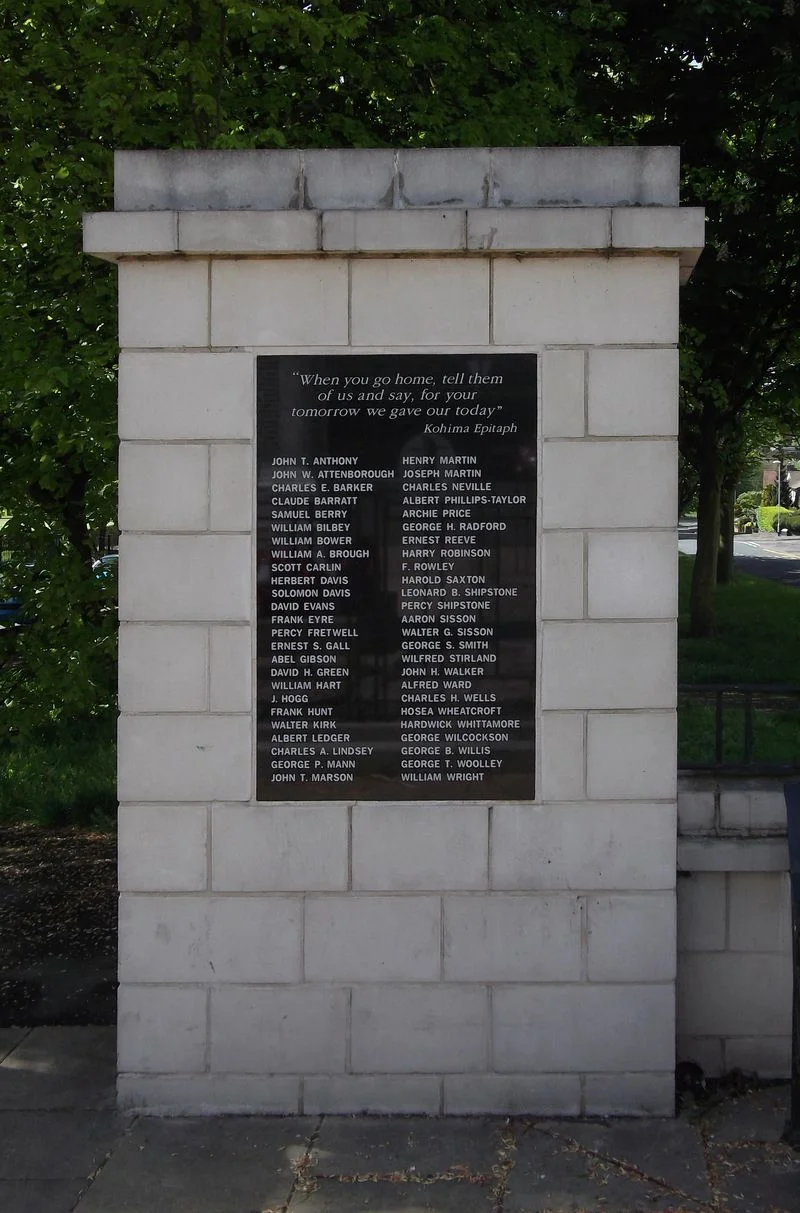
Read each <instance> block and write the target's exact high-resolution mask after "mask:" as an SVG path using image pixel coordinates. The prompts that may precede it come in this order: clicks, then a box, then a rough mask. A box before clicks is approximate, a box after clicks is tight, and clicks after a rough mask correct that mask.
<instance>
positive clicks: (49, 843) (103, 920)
mask: <svg viewBox="0 0 800 1213" xmlns="http://www.w3.org/2000/svg"><path fill="white" fill-rule="evenodd" d="M116 953H117V840H116V838H115V837H114V836H112V835H108V834H93V833H89V832H86V831H83V830H73V829H60V830H44V829H41V828H39V827H38V826H31V825H14V826H2V827H0V1026H8V1025H11V1024H34V1023H43V1022H72V1023H98V1022H100V1023H104V1022H113V1013H114V1006H113V1003H114V998H113V993H114V991H113V988H109V987H113V983H111V982H110V981H109V977H108V974H109V973H112V972H113V967H114V965H115V963H116ZM100 985H103V990H102V997H98V991H99V987H100ZM81 988H85V997H83V998H81V997H80V991H81ZM76 991H77V993H76ZM67 995H69V997H67Z"/></svg>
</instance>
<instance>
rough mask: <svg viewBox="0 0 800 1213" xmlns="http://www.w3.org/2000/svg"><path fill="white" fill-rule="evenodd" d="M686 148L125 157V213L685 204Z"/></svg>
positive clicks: (118, 177) (119, 162)
mask: <svg viewBox="0 0 800 1213" xmlns="http://www.w3.org/2000/svg"><path fill="white" fill-rule="evenodd" d="M679 167H680V161H679V149H678V148H677V147H518V148H492V147H467V148H328V149H315V150H306V151H304V150H301V149H296V148H295V149H272V150H250V151H185V150H178V149H176V150H172V151H118V152H116V153H115V156H114V205H115V208H116V209H117V210H120V211H154V210H155V211H164V210H201V211H205V210H229V209H230V210H233V209H235V210H303V209H311V210H333V209H335V210H347V209H350V208H354V209H362V208H366V209H373V208H378V209H382V210H387V209H392V208H397V207H427V206H435V207H439V206H457V207H462V208H463V207H501V208H505V207H519V206H524V207H531V206H614V205H623V206H677V205H678V180H679Z"/></svg>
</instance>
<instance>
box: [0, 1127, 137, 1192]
mask: <svg viewBox="0 0 800 1213" xmlns="http://www.w3.org/2000/svg"><path fill="white" fill-rule="evenodd" d="M121 1133H122V1122H121V1121H120V1119H119V1118H118V1117H117V1116H116V1115H115V1114H114V1113H112V1112H76V1111H69V1112H41V1111H35V1112H20V1111H14V1112H0V1142H2V1143H3V1144H2V1151H0V1179H36V1180H41V1179H85V1178H86V1177H87V1176H88V1175H91V1174H92V1172H93V1171H95V1170H96V1169H97V1167H99V1165H100V1163H101V1162H102V1161H103V1159H104V1158H105V1157H106V1155H107V1154H108V1152H109V1150H110V1149H111V1147H112V1146H113V1145H114V1143H115V1142H116V1141H117V1140H118V1139H119V1137H120V1135H121Z"/></svg>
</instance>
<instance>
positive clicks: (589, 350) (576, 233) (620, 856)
mask: <svg viewBox="0 0 800 1213" xmlns="http://www.w3.org/2000/svg"><path fill="white" fill-rule="evenodd" d="M677 172H678V166H677V153H676V152H675V150H674V149H636V148H626V149H520V150H519V151H513V150H504V149H464V150H449V151H446V152H435V151H430V152H427V151H426V152H419V153H418V152H402V151H401V152H393V151H383V150H379V151H375V152H353V153H350V152H348V153H333V152H328V153H326V152H313V153H301V152H264V153H262V152H253V153H216V152H215V153H189V152H185V153H184V152H180V153H151V152H142V153H138V152H137V153H120V154H118V157H117V175H116V202H117V208H118V209H117V211H116V212H115V213H114V214H111V215H95V216H87V219H86V226H85V233H86V251H87V252H91V253H93V254H94V255H96V256H102V257H107V258H109V259H111V260H116V261H119V263H120V265H119V271H120V342H121V345H122V346H123V352H122V355H121V361H120V436H121V439H122V446H121V454H120V524H121V528H122V531H123V536H122V541H121V561H120V564H121V569H120V618H121V640H120V703H121V709H122V712H123V715H122V719H121V727H120V799H121V801H122V802H123V803H122V808H121V816H120V823H121V825H120V839H121V858H120V871H121V889H122V893H123V899H122V908H121V920H120V921H121V938H120V955H121V959H120V976H121V983H122V984H121V990H120V1071H121V1075H120V1098H121V1099H122V1101H123V1102H124V1103H125V1104H126V1105H128V1106H134V1107H143V1108H149V1109H154V1110H160V1111H165V1110H168V1111H197V1110H206V1111H209V1110H227V1111H236V1110H238V1111H281V1112H289V1111H298V1110H303V1109H304V1110H305V1111H307V1112H309V1111H313V1110H315V1109H321V1110H327V1111H340V1112H345V1111H353V1110H362V1109H368V1110H372V1111H395V1112H411V1111H417V1112H431V1113H437V1112H442V1111H445V1112H453V1113H466V1112H482V1111H485V1112H489V1111H496V1112H502V1111H512V1110H516V1111H519V1110H526V1111H532V1112H534V1111H538V1112H552V1113H559V1114H563V1113H578V1112H581V1111H583V1112H587V1111H588V1112H597V1113H604V1112H612V1111H616V1112H627V1113H633V1114H646V1113H669V1112H670V1111H671V1109H672V1106H673V1104H672V1100H673V1091H672V1071H673V1065H674V1044H673V1041H674V1024H675V925H674V924H675V845H676V790H675V685H676V677H675V613H676V601H675V583H676V537H675V518H676V466H677V452H676V434H677V349H676V343H677V336H678V285H679V278H680V277H681V275H682V273H683V272H685V271H684V270H682V263H685V266H688V265H689V263H691V262H692V259H693V257H694V256H695V254H696V253H697V251H698V250H699V248H700V246H701V245H702V212H701V211H699V210H696V209H688V210H680V209H678V206H677V203H678V197H677ZM387 352H390V353H392V354H394V353H421V352H424V353H426V354H428V355H430V354H431V353H439V352H450V353H452V352H466V353H476V352H480V353H489V352H491V353H496V352H497V353H499V352H502V353H525V354H535V355H536V356H537V358H538V365H539V384H538V398H539V401H540V405H539V411H538V429H539V447H538V463H539V495H540V500H539V509H538V533H537V536H536V543H537V549H538V553H537V563H538V575H537V583H538V587H539V589H538V599H537V610H536V620H535V627H536V635H537V644H538V658H537V689H536V701H537V706H536V713H537V715H536V734H537V742H536V788H537V792H536V798H535V800H534V801H532V802H513V801H507V802H502V801H492V800H487V801H481V800H476V801H470V802H468V803H467V802H464V803H460V802H435V801H428V802H424V803H421V802H415V801H409V802H406V803H403V804H394V803H374V802H369V801H363V800H362V801H354V800H353V799H352V798H345V799H342V800H335V801H326V802H323V803H316V804H314V803H305V802H303V803H297V802H293V803H283V802H279V801H274V802H266V803H265V802H259V801H257V800H256V798H255V795H254V787H255V785H254V778H253V771H254V766H253V683H254V677H253V676H254V674H255V672H256V669H257V667H256V658H255V652H254V632H255V614H256V611H255V605H254V604H255V565H256V550H255V548H256V544H255V538H254V513H255V484H254V473H253V467H254V464H253V449H254V432H255V362H256V356H257V355H258V354H298V353H303V354H309V355H316V354H321V353H327V354H332V353H342V354H348V355H354V356H358V355H362V354H375V353H381V354H385V353H387ZM621 485H624V486H625V487H624V491H622V492H621V491H620V486H621ZM632 501H633V502H635V503H636V505H635V508H633V509H632V506H631V502H632ZM621 1025H623V1026H624V1030H623V1031H620V1026H621Z"/></svg>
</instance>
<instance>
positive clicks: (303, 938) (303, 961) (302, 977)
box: [300, 893, 308, 984]
mask: <svg viewBox="0 0 800 1213" xmlns="http://www.w3.org/2000/svg"><path fill="white" fill-rule="evenodd" d="M301 901H302V906H301V908H300V981H301V983H303V984H305V980H306V910H307V906H308V894H307V893H304V894H303V896H302V898H301Z"/></svg>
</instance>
